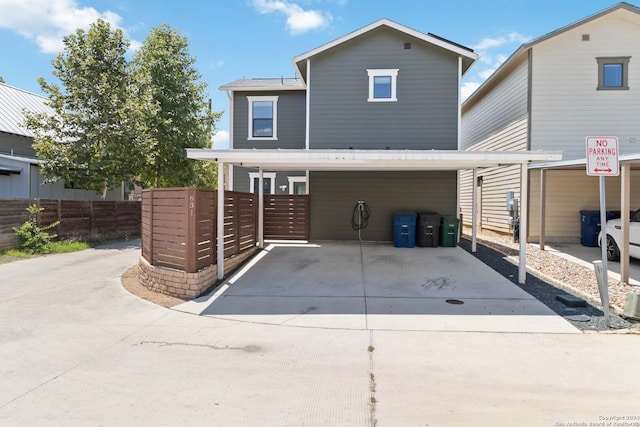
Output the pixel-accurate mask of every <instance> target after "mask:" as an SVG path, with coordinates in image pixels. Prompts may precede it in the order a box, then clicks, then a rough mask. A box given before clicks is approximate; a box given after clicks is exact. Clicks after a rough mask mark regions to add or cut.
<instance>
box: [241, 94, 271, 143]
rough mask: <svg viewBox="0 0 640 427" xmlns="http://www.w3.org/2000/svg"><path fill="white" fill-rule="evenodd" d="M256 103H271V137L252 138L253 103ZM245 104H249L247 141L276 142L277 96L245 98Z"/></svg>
mask: <svg viewBox="0 0 640 427" xmlns="http://www.w3.org/2000/svg"><path fill="white" fill-rule="evenodd" d="M256 101H269V102H273V119H272V120H273V132H272V133H271V135H272V136H268V137H260V136H253V103H254V102H256ZM247 102H249V114H248V115H247V116H248V117H249V126H248V128H247V129H248V133H247V139H249V140H261V141H276V140H277V139H278V97H277V96H247Z"/></svg>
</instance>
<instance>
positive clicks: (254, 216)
mask: <svg viewBox="0 0 640 427" xmlns="http://www.w3.org/2000/svg"><path fill="white" fill-rule="evenodd" d="M308 206H309V204H308V196H299V195H296V196H271V195H269V196H265V216H264V224H265V238H267V239H308V216H309V215H308ZM267 224H269V225H267ZM267 230H269V231H267ZM223 238H224V257H225V258H230V257H232V256H234V255H237V254H240V253H242V252H244V251H247V250H249V249H252V248H254V247H255V246H256V243H257V241H258V196H257V195H256V194H251V193H240V192H235V191H225V193H224V236H223ZM142 256H143V257H144V258H145V259H146V260H147V261H148V262H149V264H151V265H154V266H161V267H169V268H174V269H178V270H182V271H185V272H187V273H195V272H197V271H198V270H200V269H202V268H204V267H207V266H209V265H213V264H215V263H216V262H217V191H215V190H208V189H201V188H170V189H154V190H144V191H143V192H142Z"/></svg>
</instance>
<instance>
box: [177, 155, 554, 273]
mask: <svg viewBox="0 0 640 427" xmlns="http://www.w3.org/2000/svg"><path fill="white" fill-rule="evenodd" d="M187 157H188V158H190V159H196V160H204V161H215V162H217V164H218V171H222V170H224V165H225V164H231V165H234V166H241V167H245V168H254V169H257V170H258V172H259V185H258V189H259V190H258V191H259V197H258V200H259V206H258V212H259V214H258V236H259V246H260V247H261V248H262V247H264V222H263V212H264V206H263V174H264V172H265V171H297V170H307V171H324V172H340V171H405V172H409V171H443V170H447V171H460V170H473V176H474V180H475V179H477V170H478V169H482V168H489V167H500V166H508V165H520V168H521V169H520V170H521V177H522V180H521V182H522V183H523V184H522V188H521V199H522V203H521V208H520V209H521V218H522V221H521V226H520V265H519V274H518V279H519V282H520V283H523V284H524V283H525V280H526V236H527V210H528V205H527V199H528V179H527V176H528V165H529V163H530V162H553V161H559V160H561V159H562V153H561V152H560V151H547V150H540V151H501V152H496V151H458V150H291V149H276V150H272V149H264V150H257V149H251V150H212V149H187ZM312 185H313V183H312V182H308V186H309V194H312V193H311V192H312V190H311V188H312ZM218 191H219V192H220V193H222V192H223V191H224V174H218ZM475 199H476V190H475V186H474V190H473V204H472V206H474V208H473V213H472V217H473V221H472V223H473V227H472V251H474V252H475V249H476V220H475V218H476V215H477V211H476V209H477V208H476V203H475ZM458 205H459V203H458ZM459 211H460V209H459V207H458V209H457V212H459ZM217 218H218V223H217V230H218V235H223V234H224V233H223V231H224V203H223V201H222V198H219V199H218V216H217ZM223 243H224V242H223V241H222V239H218V260H217V262H218V266H219V268H218V276H219V278H220V279H222V275H223V271H224V267H223V266H224V259H223V258H224V257H223V254H224V247H223Z"/></svg>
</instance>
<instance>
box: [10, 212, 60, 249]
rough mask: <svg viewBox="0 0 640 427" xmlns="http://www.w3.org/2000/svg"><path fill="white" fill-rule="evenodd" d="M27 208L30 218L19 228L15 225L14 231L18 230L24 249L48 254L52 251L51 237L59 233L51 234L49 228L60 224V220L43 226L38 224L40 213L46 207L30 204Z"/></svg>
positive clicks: (53, 237)
mask: <svg viewBox="0 0 640 427" xmlns="http://www.w3.org/2000/svg"><path fill="white" fill-rule="evenodd" d="M26 210H27V212H29V220H28V221H25V222H24V224H22V225H21V226H20V227H18V228H16V227H13V231H15V232H16V236H18V238H19V239H20V241H21V242H22V249H23V250H24V251H25V252H27V253H30V254H47V253H49V252H51V248H50V244H51V239H55V238H56V237H57V235H56V234H49V233H48V232H47V230H50V229H52V228H53V227H55V226H57V225H58V224H60V221H56V222H54V223H51V224H49V225H47V226H44V227H41V226H40V224H38V213H39V212H42V211H43V210H44V208H39V207H38V206H36V205H30V206H29V207H28V208H27V209H26Z"/></svg>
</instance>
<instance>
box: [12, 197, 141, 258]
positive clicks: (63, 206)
mask: <svg viewBox="0 0 640 427" xmlns="http://www.w3.org/2000/svg"><path fill="white" fill-rule="evenodd" d="M33 204H35V205H37V206H38V207H41V208H44V211H43V212H40V213H39V214H38V222H39V224H41V225H42V226H45V225H48V224H51V223H53V222H56V221H60V224H59V225H58V226H57V227H54V228H53V229H51V230H49V231H50V232H52V233H56V234H58V237H59V238H69V237H83V236H89V235H96V234H119V233H135V234H137V233H140V207H141V204H140V202H130V201H93V200H52V199H9V200H0V250H4V249H10V248H14V247H18V246H19V245H20V242H19V241H18V239H17V238H16V236H15V232H14V231H13V227H19V226H21V225H22V224H23V223H24V222H25V221H27V220H28V219H29V213H28V212H27V211H26V208H27V207H28V206H30V205H33Z"/></svg>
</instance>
